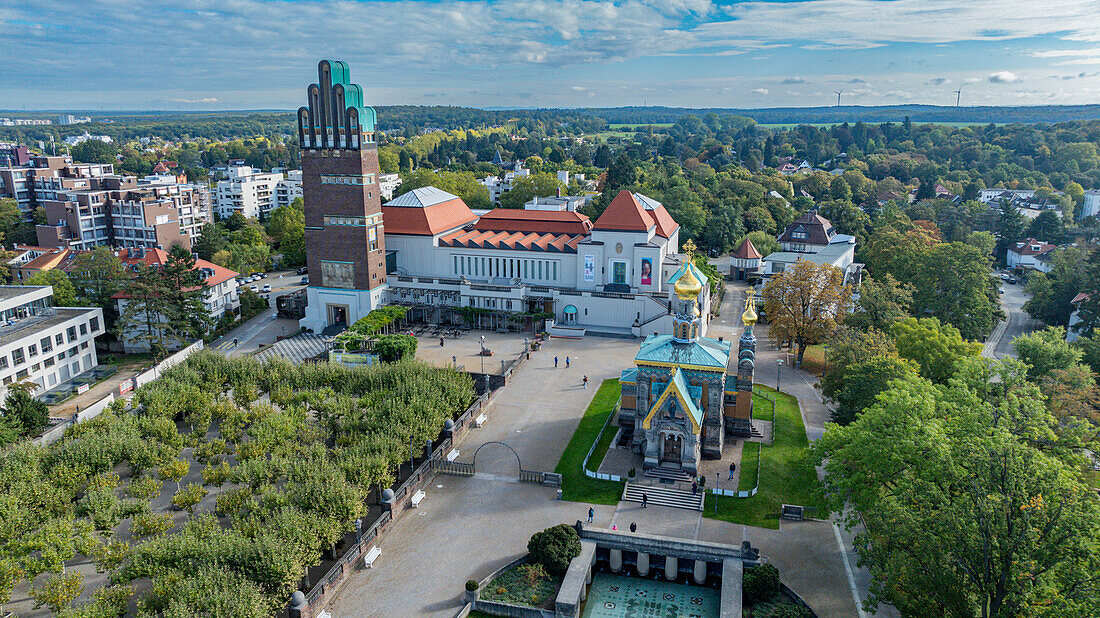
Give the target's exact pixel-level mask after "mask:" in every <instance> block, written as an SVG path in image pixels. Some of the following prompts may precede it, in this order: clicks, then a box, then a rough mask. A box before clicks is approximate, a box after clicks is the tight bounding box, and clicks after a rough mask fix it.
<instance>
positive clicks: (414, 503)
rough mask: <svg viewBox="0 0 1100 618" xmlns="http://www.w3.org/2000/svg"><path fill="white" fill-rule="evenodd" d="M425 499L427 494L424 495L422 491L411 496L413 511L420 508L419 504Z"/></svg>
mask: <svg viewBox="0 0 1100 618" xmlns="http://www.w3.org/2000/svg"><path fill="white" fill-rule="evenodd" d="M427 497H428V494H426V493H424V490H423V489H420V490H417V492H416V493H415V494H413V497H412V506H413V508H414V509H418V508H420V503H421V502H423V501H424V498H427Z"/></svg>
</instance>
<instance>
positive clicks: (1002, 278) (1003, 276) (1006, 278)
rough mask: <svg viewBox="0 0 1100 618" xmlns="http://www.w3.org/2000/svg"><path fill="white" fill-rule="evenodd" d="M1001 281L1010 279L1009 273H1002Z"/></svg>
mask: <svg viewBox="0 0 1100 618" xmlns="http://www.w3.org/2000/svg"><path fill="white" fill-rule="evenodd" d="M1001 281H1008V273H1001Z"/></svg>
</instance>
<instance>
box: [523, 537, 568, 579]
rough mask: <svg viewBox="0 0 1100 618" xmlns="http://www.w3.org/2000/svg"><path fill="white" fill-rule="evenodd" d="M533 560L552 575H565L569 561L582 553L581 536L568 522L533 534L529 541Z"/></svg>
mask: <svg viewBox="0 0 1100 618" xmlns="http://www.w3.org/2000/svg"><path fill="white" fill-rule="evenodd" d="M527 551H528V552H529V553H530V554H531V560H532V561H534V562H537V563H538V564H541V565H542V566H544V567H546V571H547V572H548V573H550V574H552V575H564V574H565V571H566V570H567V569H568V568H569V561H570V560H572V559H573V558H576V557H577V556H578V555H580V553H581V538H580V537H579V536H577V531H576V530H574V529H573V528H572V527H570V526H569V525H568V524H558V525H556V526H553V527H551V528H547V529H546V530H543V531H542V532H536V533H535V534H533V535H531V540H530V541H528V542H527Z"/></svg>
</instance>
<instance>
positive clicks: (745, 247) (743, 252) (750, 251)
mask: <svg viewBox="0 0 1100 618" xmlns="http://www.w3.org/2000/svg"><path fill="white" fill-rule="evenodd" d="M733 257H735V258H741V259H745V260H759V259H760V258H762V257H764V256H762V255H760V252H759V251H757V250H756V247H755V246H754V245H753V244H752V241H751V240H749V239H748V238H746V239H745V240H743V241H741V246H740V247H738V248H737V250H736V251H734V252H733Z"/></svg>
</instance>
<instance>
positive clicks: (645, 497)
mask: <svg viewBox="0 0 1100 618" xmlns="http://www.w3.org/2000/svg"><path fill="white" fill-rule="evenodd" d="M648 504H649V494H647V493H645V492H644V491H643V492H642V508H643V509H644V508H646V505H648Z"/></svg>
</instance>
